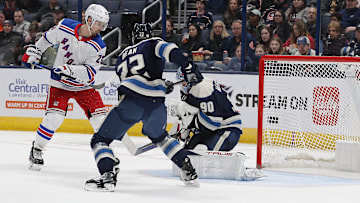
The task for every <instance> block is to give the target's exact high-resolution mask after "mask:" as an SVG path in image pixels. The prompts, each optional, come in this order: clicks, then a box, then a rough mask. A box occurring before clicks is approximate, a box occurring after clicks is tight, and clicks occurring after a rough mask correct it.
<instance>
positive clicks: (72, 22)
mask: <svg viewBox="0 0 360 203" xmlns="http://www.w3.org/2000/svg"><path fill="white" fill-rule="evenodd" d="M79 24H81V23H80V22H79V21H76V20H73V19H70V18H65V19H64V20H63V21H62V22H61V25H64V26H66V27H68V28H70V29H75V27H76V26H77V25H79Z"/></svg>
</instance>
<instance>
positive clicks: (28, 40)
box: [24, 21, 40, 46]
mask: <svg viewBox="0 0 360 203" xmlns="http://www.w3.org/2000/svg"><path fill="white" fill-rule="evenodd" d="M38 24H39V23H38V22H37V21H32V22H31V23H30V25H29V35H28V36H26V37H25V40H24V45H25V46H26V45H29V44H35V37H36V33H38V32H39V31H40V28H39V26H38Z"/></svg>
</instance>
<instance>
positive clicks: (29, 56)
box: [22, 45, 42, 68]
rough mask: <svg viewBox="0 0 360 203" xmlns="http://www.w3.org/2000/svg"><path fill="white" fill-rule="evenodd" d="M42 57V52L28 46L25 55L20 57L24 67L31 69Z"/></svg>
mask: <svg viewBox="0 0 360 203" xmlns="http://www.w3.org/2000/svg"><path fill="white" fill-rule="evenodd" d="M41 56H42V52H41V51H40V49H39V48H37V47H36V46H35V45H30V46H29V47H28V48H27V49H26V52H25V54H24V55H23V57H22V61H23V62H24V64H25V66H26V67H31V68H33V65H32V63H34V62H35V63H39V62H40V59H41Z"/></svg>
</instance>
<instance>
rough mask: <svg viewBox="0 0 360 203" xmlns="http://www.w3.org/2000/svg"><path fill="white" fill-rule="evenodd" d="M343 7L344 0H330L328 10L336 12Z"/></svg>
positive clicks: (331, 12)
mask: <svg viewBox="0 0 360 203" xmlns="http://www.w3.org/2000/svg"><path fill="white" fill-rule="evenodd" d="M344 8H345V0H332V1H331V3H330V8H329V12H330V14H333V13H337V12H339V11H340V10H341V9H344Z"/></svg>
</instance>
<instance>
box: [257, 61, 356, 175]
mask: <svg viewBox="0 0 360 203" xmlns="http://www.w3.org/2000/svg"><path fill="white" fill-rule="evenodd" d="M359 67H360V57H321V56H286V55H284V56H283V55H265V56H263V57H261V59H260V62H259V100H258V131H257V134H258V136H257V162H256V164H257V168H262V167H273V166H274V167H277V166H279V167H283V165H282V164H283V163H285V162H288V161H291V162H292V163H290V165H291V166H300V167H304V166H305V167H309V165H313V164H314V163H315V162H316V161H318V160H320V162H321V161H324V160H325V162H327V163H330V164H329V165H331V161H333V159H332V157H333V155H334V151H335V142H336V140H339V139H340V140H355V141H356V142H360V139H359V137H360V111H359V107H357V106H360V103H359V102H360V99H359V98H360V97H359V96H360V93H359V70H360V68H359ZM355 104H357V106H356V105H355ZM356 124H357V125H356ZM356 131H357V132H356ZM358 133H359V134H358ZM310 156H314V157H315V158H314V157H311V158H309V157H310ZM308 158H309V159H311V162H307V163H303V162H301V163H300V165H297V164H294V163H297V161H299V160H300V159H308ZM272 161H274V163H270V162H272ZM268 162H269V163H268ZM305 162H306V161H305ZM284 166H286V167H288V166H289V165H286V164H285V165H284ZM310 167H312V166H310ZM319 167H322V166H319Z"/></svg>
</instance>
